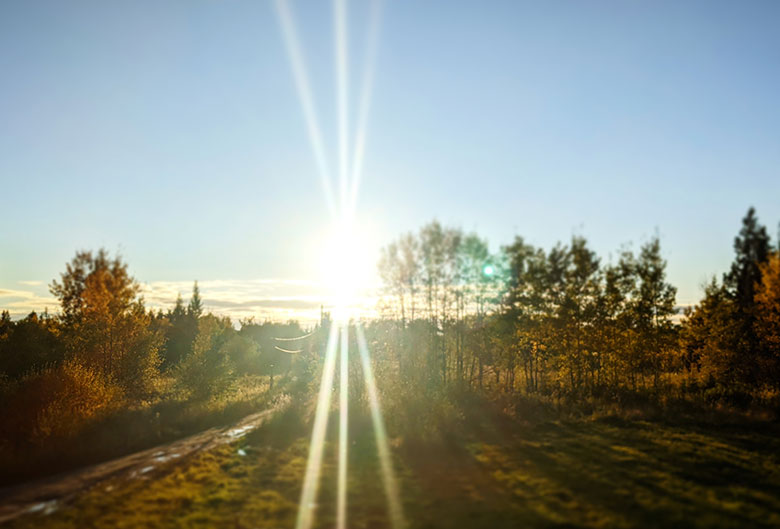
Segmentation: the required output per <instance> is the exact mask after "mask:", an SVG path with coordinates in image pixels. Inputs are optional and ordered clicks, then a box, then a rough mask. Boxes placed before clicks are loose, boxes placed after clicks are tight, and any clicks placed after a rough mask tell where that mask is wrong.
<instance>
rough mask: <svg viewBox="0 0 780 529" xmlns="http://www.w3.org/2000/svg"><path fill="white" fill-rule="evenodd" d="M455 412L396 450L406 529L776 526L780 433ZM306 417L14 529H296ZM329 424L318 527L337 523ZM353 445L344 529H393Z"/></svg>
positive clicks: (362, 440)
mask: <svg viewBox="0 0 780 529" xmlns="http://www.w3.org/2000/svg"><path fill="white" fill-rule="evenodd" d="M457 409H458V413H457V414H455V415H454V416H453V417H447V418H442V419H441V420H440V421H439V422H438V423H437V424H436V427H435V432H436V434H435V435H434V434H430V433H426V434H425V435H423V436H420V435H413V432H409V434H408V435H406V436H400V435H398V436H396V437H395V438H394V439H393V440H392V449H393V453H394V459H395V464H396V468H397V471H398V477H399V481H400V486H401V492H402V496H403V497H402V501H403V504H404V510H405V514H406V518H407V521H408V525H409V526H410V527H412V528H428V527H431V528H432V527H453V528H454V527H474V528H482V527H490V528H516V527H561V528H562V527H605V528H606V527H618V528H619V527H735V528H736V527H777V526H780V436H778V435H777V433H778V429H777V427H776V426H774V425H771V424H768V423H748V424H742V425H729V426H713V425H711V424H710V425H705V424H688V425H679V424H678V425H675V424H670V423H668V422H666V423H664V422H646V421H623V420H618V419H609V418H607V419H601V420H589V419H571V420H551V419H549V418H544V417H537V418H534V419H529V420H523V419H522V417H520V418H518V417H510V416H508V415H506V414H504V413H502V412H500V411H498V410H497V409H496V408H495V407H494V406H493V405H491V404H490V403H486V402H483V401H479V400H478V399H471V400H468V399H466V400H464V402H462V403H460V406H459V407H458V408H457ZM302 415H303V414H302V413H300V412H299V411H297V410H296V409H294V408H293V409H291V410H289V411H288V412H286V413H285V414H283V415H280V416H279V417H277V418H275V419H274V420H272V421H271V422H269V423H267V424H266V425H265V426H263V427H261V428H260V429H259V430H257V431H255V432H253V433H252V434H250V435H248V436H247V437H246V438H244V439H241V440H240V441H237V442H236V443H233V444H230V445H225V446H223V447H220V448H217V449H215V450H212V451H210V452H207V453H201V454H198V455H196V456H194V457H192V458H191V459H189V460H187V461H184V462H182V463H180V464H178V466H175V467H169V468H168V469H167V470H165V469H163V470H158V471H155V472H159V473H158V474H154V473H153V472H152V473H149V475H147V476H145V477H144V478H136V479H131V480H124V481H115V482H105V483H102V484H101V485H99V486H98V487H97V488H95V489H93V490H92V491H90V492H89V493H87V494H85V495H84V496H82V497H81V498H79V499H78V500H76V501H75V502H74V503H73V504H71V505H70V506H67V507H65V508H62V509H61V510H59V511H57V512H55V513H54V514H52V515H49V516H45V517H43V516H38V515H31V516H28V517H25V518H23V519H18V520H17V521H15V522H14V523H13V524H12V527H62V528H66V527H68V528H70V527H74V528H75V527H98V528H101V527H106V528H108V527H112V528H113V527H171V528H173V527H195V528H197V527H204V528H205V527H236V528H250V527H251V528H266V527H267V528H272V527H273V528H280V527H292V526H293V525H294V522H295V517H296V513H297V502H298V497H299V494H300V486H301V480H302V476H303V472H304V468H305V464H306V456H307V449H308V438H309V433H310V431H309V428H310V426H309V425H308V424H304V422H303V421H302V420H301V416H302ZM336 419H337V417H335V416H332V417H331V421H330V424H331V426H332V428H331V429H330V431H329V443H328V445H327V446H326V458H325V465H324V468H323V476H322V481H321V487H320V497H319V501H318V506H317V511H316V515H315V526H316V527H323V528H324V527H332V526H333V525H334V514H335V489H336V478H335V470H336V461H335V448H336V440H337V431H336V430H335V426H334V425H335V424H336V423H337V420H336ZM391 424H392V422H391ZM350 435H351V440H352V442H351V444H350V462H349V464H350V469H349V474H350V475H349V484H348V486H349V512H348V518H349V523H348V525H349V527H351V528H381V527H387V526H388V523H387V517H386V502H385V499H384V493H383V490H382V487H381V481H380V479H379V472H378V462H377V460H376V456H375V454H376V449H375V446H374V441H373V434H372V431H371V427H370V421H369V420H368V418H367V417H366V416H365V414H364V413H360V412H356V413H354V414H353V416H352V417H351V430H350ZM239 449H241V450H243V453H245V454H246V455H242V454H241V453H239Z"/></svg>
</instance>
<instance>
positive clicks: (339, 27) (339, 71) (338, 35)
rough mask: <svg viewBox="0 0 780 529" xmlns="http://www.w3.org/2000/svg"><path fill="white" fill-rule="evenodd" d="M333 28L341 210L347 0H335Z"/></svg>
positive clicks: (344, 177) (345, 168)
mask: <svg viewBox="0 0 780 529" xmlns="http://www.w3.org/2000/svg"><path fill="white" fill-rule="evenodd" d="M333 22H334V24H333V29H334V33H335V39H334V41H335V53H336V106H337V109H338V127H339V132H338V136H339V189H340V203H341V211H342V213H344V211H345V210H346V208H347V198H348V197H347V193H348V185H349V184H348V182H347V179H348V177H349V108H348V105H347V103H348V101H349V73H348V60H349V57H348V51H347V2H346V0H333Z"/></svg>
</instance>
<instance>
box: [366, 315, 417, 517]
mask: <svg viewBox="0 0 780 529" xmlns="http://www.w3.org/2000/svg"><path fill="white" fill-rule="evenodd" d="M356 328H357V342H358V350H359V351H360V364H361V365H362V366H363V378H364V380H365V382H366V391H367V392H368V404H369V407H370V409H371V422H372V423H373V425H374V436H375V438H376V447H377V453H378V455H379V465H380V467H379V468H380V470H381V472H382V483H383V485H384V489H385V496H386V497H387V504H388V506H389V507H390V524H391V526H392V527H393V529H402V528H403V527H405V525H406V523H405V521H404V513H403V508H402V507H401V499H400V498H401V496H400V494H399V493H398V482H397V481H396V479H395V472H394V471H393V463H392V461H391V459H390V447H389V446H388V443H387V432H386V431H385V422H384V419H382V408H381V406H380V405H379V393H378V391H377V387H376V381H375V380H374V373H373V371H372V369H371V358H369V353H368V343H367V342H366V335H365V333H364V332H363V327H362V326H361V325H360V324H359V323H358V324H357V326H356Z"/></svg>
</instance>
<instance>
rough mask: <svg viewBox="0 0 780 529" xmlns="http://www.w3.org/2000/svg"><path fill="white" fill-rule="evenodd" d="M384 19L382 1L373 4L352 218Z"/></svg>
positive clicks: (352, 189) (357, 136)
mask: <svg viewBox="0 0 780 529" xmlns="http://www.w3.org/2000/svg"><path fill="white" fill-rule="evenodd" d="M381 18H382V0H373V1H372V2H371V20H370V22H369V26H368V41H367V45H366V48H365V50H366V52H365V56H364V60H363V79H362V82H361V89H360V105H359V108H358V122H357V132H356V134H355V149H354V151H353V158H352V167H351V173H350V177H351V186H350V190H349V204H348V211H347V214H348V215H350V216H352V215H354V213H355V208H356V207H357V194H358V189H359V188H360V180H361V178H362V176H363V157H364V154H365V149H366V132H367V128H368V111H369V110H370V107H371V97H372V96H373V92H374V67H375V64H376V54H377V48H378V45H379V28H380V27H381V25H380V22H381Z"/></svg>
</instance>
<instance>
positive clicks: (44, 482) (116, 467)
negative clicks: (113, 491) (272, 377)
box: [0, 409, 276, 524]
mask: <svg viewBox="0 0 780 529" xmlns="http://www.w3.org/2000/svg"><path fill="white" fill-rule="evenodd" d="M275 411H276V409H271V410H266V411H262V412H259V413H255V414H252V415H249V416H247V417H244V418H243V419H242V420H240V421H238V422H237V423H235V424H233V425H232V426H226V427H222V428H211V429H209V430H205V431H203V432H200V433H198V434H195V435H192V436H190V437H186V438H184V439H179V440H178V441H174V442H172V443H168V444H165V445H160V446H157V447H155V448H150V449H149V450H144V451H141V452H136V453H134V454H130V455H127V456H124V457H120V458H118V459H114V460H112V461H107V462H104V463H99V464H97V465H93V466H89V467H86V468H83V469H80V470H76V471H72V472H68V473H65V474H60V475H57V476H53V477H48V478H44V479H40V480H36V481H32V482H29V483H25V484H22V485H16V486H13V487H7V488H4V489H0V524H2V523H4V522H7V521H9V520H13V519H14V518H17V517H19V516H22V515H24V514H28V513H29V514H32V513H40V514H49V513H52V512H54V511H56V510H57V509H59V508H60V507H61V506H63V505H65V504H67V503H69V502H70V501H72V500H73V499H74V498H76V497H78V496H79V495H80V494H82V493H84V492H86V491H87V490H89V489H91V488H92V487H94V486H95V485H97V484H99V483H101V482H102V481H105V480H106V479H108V478H120V479H134V478H137V477H139V476H142V475H145V474H149V473H152V472H154V473H155V474H163V473H165V472H166V471H168V470H170V469H172V468H174V467H175V465H176V464H179V463H181V461H182V460H184V459H186V458H188V457H189V456H191V455H193V454H195V453H197V452H200V451H203V450H209V449H211V448H214V447H216V446H220V445H222V444H225V443H229V442H231V441H234V440H236V439H239V438H241V437H242V436H244V435H246V434H247V433H249V432H251V431H252V430H254V429H255V428H257V427H259V426H260V425H261V424H262V423H263V421H265V420H266V419H268V418H269V417H270V416H271V415H272V414H273V413H274V412H275Z"/></svg>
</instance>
